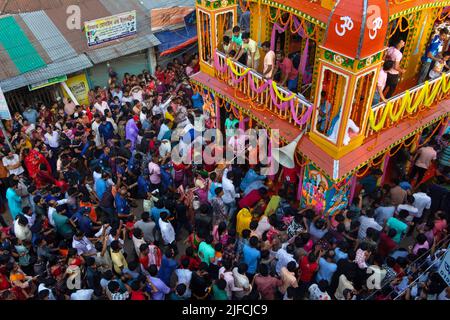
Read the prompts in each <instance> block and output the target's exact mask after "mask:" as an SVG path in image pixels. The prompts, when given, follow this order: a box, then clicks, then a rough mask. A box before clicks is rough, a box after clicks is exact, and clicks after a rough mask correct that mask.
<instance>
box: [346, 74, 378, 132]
mask: <svg viewBox="0 0 450 320" xmlns="http://www.w3.org/2000/svg"><path fill="white" fill-rule="evenodd" d="M375 73H376V71H375V70H372V71H370V73H367V74H365V75H362V76H360V77H359V78H358V80H357V82H356V83H357V84H356V88H355V93H354V96H353V103H352V111H351V113H350V119H352V120H353V122H354V123H355V125H356V126H357V127H359V128H361V127H362V125H363V122H364V117H365V114H366V110H367V106H368V105H370V104H371V102H372V101H371V100H370V90H371V88H374V79H375ZM375 90H376V88H375Z"/></svg>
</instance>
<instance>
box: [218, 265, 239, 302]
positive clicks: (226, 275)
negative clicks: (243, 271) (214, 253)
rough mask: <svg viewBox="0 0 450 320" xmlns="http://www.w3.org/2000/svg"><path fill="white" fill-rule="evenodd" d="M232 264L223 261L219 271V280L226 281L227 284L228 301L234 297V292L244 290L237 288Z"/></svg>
mask: <svg viewBox="0 0 450 320" xmlns="http://www.w3.org/2000/svg"><path fill="white" fill-rule="evenodd" d="M231 267H232V264H231V262H230V261H228V260H224V261H223V266H222V267H221V268H220V269H219V279H224V280H225V281H226V283H227V286H226V287H225V291H226V293H227V296H228V299H229V300H231V299H232V297H233V292H236V291H243V289H242V288H240V287H236V284H235V282H234V276H233V271H232V270H231Z"/></svg>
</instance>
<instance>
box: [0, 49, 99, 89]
mask: <svg viewBox="0 0 450 320" xmlns="http://www.w3.org/2000/svg"><path fill="white" fill-rule="evenodd" d="M92 66H93V65H92V63H91V61H89V59H88V57H86V56H85V55H84V54H80V55H78V56H76V57H74V58H69V59H65V60H61V61H58V62H53V63H51V64H49V65H47V66H46V67H44V68H41V69H38V70H34V71H31V72H27V73H24V74H20V75H17V76H15V77H11V78H8V79H4V80H1V81H0V87H1V88H2V90H3V92H8V91H11V90H14V89H18V88H21V87H25V86H27V85H29V84H34V83H39V82H42V81H45V80H47V79H51V78H55V77H59V76H61V75H66V74H70V73H74V72H76V71H79V70H83V69H86V68H90V67H92Z"/></svg>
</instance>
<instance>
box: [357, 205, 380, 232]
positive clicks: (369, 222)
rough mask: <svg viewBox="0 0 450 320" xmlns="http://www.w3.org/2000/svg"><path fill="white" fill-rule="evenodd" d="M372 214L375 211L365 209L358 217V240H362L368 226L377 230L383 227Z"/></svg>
mask: <svg viewBox="0 0 450 320" xmlns="http://www.w3.org/2000/svg"><path fill="white" fill-rule="evenodd" d="M374 215H375V212H374V211H373V210H372V209H369V210H367V211H366V215H364V216H361V217H360V218H359V222H360V223H361V225H360V226H359V231H358V239H359V240H363V239H364V238H365V237H366V235H367V234H366V232H367V229H369V228H372V229H375V230H377V231H381V230H382V229H383V227H382V226H380V225H379V224H378V223H377V222H376V221H375V219H374V218H373V217H374Z"/></svg>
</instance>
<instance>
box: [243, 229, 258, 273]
mask: <svg viewBox="0 0 450 320" xmlns="http://www.w3.org/2000/svg"><path fill="white" fill-rule="evenodd" d="M258 242H259V240H258V238H257V237H255V236H253V237H251V238H250V241H249V244H245V245H244V249H243V254H244V261H243V262H244V263H245V264H247V265H248V270H247V276H248V277H249V279H251V278H253V276H254V275H255V273H256V270H257V268H258V262H259V259H261V253H260V251H259V250H258V249H257V248H256V247H257V246H258Z"/></svg>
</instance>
